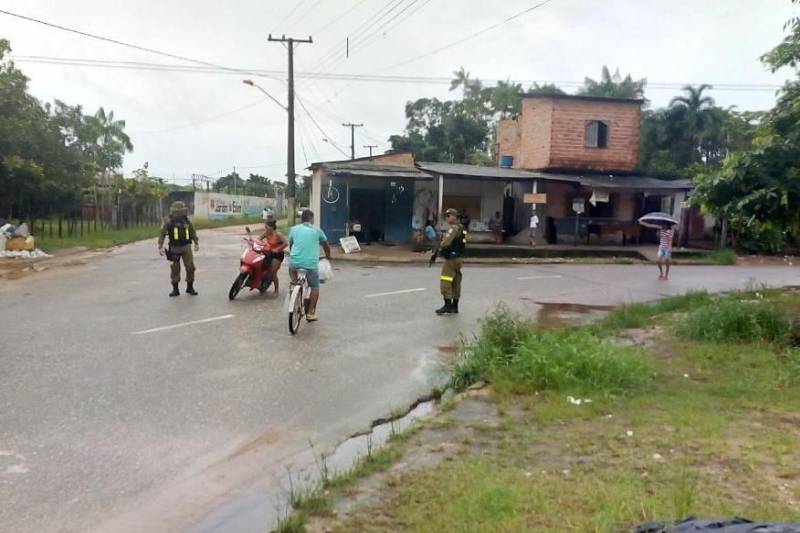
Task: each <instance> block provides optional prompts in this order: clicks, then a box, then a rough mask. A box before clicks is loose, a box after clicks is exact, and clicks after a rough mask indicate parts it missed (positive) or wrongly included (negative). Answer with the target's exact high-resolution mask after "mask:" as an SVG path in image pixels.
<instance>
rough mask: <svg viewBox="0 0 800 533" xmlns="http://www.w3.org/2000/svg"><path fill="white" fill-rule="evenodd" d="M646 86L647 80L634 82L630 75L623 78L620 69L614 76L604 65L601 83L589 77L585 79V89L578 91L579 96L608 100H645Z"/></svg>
mask: <svg viewBox="0 0 800 533" xmlns="http://www.w3.org/2000/svg"><path fill="white" fill-rule="evenodd" d="M645 85H647V78H642V79H640V80H634V79H633V78H632V77H631V75H630V74H628V75H627V76H625V77H624V78H623V77H622V75H620V73H619V68H617V70H616V71H615V72H614V75H613V76H612V75H611V72H609V70H608V67H607V66H605V65H603V70H602V71H601V72H600V81H596V80H593V79H592V78H589V77H586V78H584V80H583V87H581V88H580V89H579V90H578V94H580V95H584V96H602V97H606V98H644V86H645Z"/></svg>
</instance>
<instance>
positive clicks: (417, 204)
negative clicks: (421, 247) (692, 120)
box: [311, 94, 691, 243]
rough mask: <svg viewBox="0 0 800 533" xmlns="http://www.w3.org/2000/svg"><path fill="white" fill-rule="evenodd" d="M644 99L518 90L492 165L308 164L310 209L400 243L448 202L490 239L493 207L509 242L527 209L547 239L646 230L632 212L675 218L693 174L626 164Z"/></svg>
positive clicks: (522, 228) (397, 160) (362, 234)
mask: <svg viewBox="0 0 800 533" xmlns="http://www.w3.org/2000/svg"><path fill="white" fill-rule="evenodd" d="M641 105H642V101H641V100H629V99H617V98H597V97H587V96H569V95H553V96H542V95H528V94H525V95H522V112H521V113H520V114H519V115H518V116H516V117H513V118H509V119H504V120H501V121H500V122H499V123H498V126H497V135H496V139H497V144H496V146H495V153H496V164H497V166H495V167H482V166H476V165H464V164H450V163H437V162H424V161H420V162H416V161H414V159H413V156H412V155H411V154H410V153H395V154H385V155H380V156H374V157H371V158H360V159H356V160H352V161H330V162H321V163H314V164H313V165H311V170H312V171H313V176H312V193H311V208H312V209H313V210H315V212H317V213H319V221H320V224H321V226H322V227H323V229H325V231H326V232H327V233H328V234H329V236H330V237H331V238H332V239H338V238H339V237H341V236H344V235H349V234H356V235H357V236H358V237H359V240H364V239H366V240H385V241H391V242H403V241H408V240H410V239H411V238H412V237H413V236H414V234H415V232H419V231H420V230H421V229H422V228H423V227H424V224H425V221H426V220H427V219H429V218H431V217H436V218H438V217H439V215H440V214H441V213H442V211H443V210H444V209H447V208H450V207H453V208H456V209H458V210H459V211H461V212H463V213H465V214H466V215H467V216H468V217H469V219H470V221H471V222H470V230H471V237H470V240H471V241H473V242H475V241H480V240H486V241H490V240H491V236H490V234H489V233H488V227H487V222H488V220H489V219H490V218H491V217H492V216H493V215H494V214H495V213H496V212H498V211H499V212H500V213H501V216H502V219H503V225H504V228H505V230H506V238H507V239H509V240H511V241H512V242H514V241H517V242H525V241H526V240H527V239H526V236H527V230H528V219H529V217H530V216H531V214H533V213H535V214H536V215H537V216H538V217H539V219H540V225H539V227H538V229H537V231H538V232H539V233H540V234H541V235H540V237H541V238H543V239H546V240H547V241H548V242H550V243H556V242H563V241H565V240H566V241H567V242H572V241H573V239H576V238H577V239H579V240H580V242H586V241H589V240H590V239H592V242H617V241H622V242H626V241H627V240H629V239H634V240H636V241H640V240H642V239H647V238H648V237H650V238H652V235H649V236H648V235H647V233H646V232H645V233H644V234H642V232H641V231H640V230H641V228H640V227H639V225H638V224H637V223H636V219H637V218H638V217H639V216H641V215H642V214H644V213H648V212H651V211H666V212H669V213H672V214H673V215H674V216H676V217H680V215H681V214H682V206H683V205H684V200H685V199H686V196H687V193H688V192H689V191H690V190H691V184H690V183H689V182H688V181H687V180H672V181H671V180H661V179H655V178H651V177H646V176H638V175H636V174H634V171H635V169H636V166H637V153H638V145H639V119H640V113H641ZM576 209H577V211H580V213H578V212H576ZM438 221H439V223H441V219H440V218H438ZM576 228H577V234H576Z"/></svg>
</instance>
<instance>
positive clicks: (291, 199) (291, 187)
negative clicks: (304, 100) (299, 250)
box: [242, 67, 296, 226]
mask: <svg viewBox="0 0 800 533" xmlns="http://www.w3.org/2000/svg"><path fill="white" fill-rule="evenodd" d="M290 68H291V67H290ZM289 72H290V76H291V70H290V71H289ZM242 83H244V84H245V85H249V86H250V87H255V88H256V89H258V90H259V91H261V92H262V93H264V95H265V96H266V97H267V98H269V99H270V100H272V101H273V102H275V103H276V104H278V105H279V106H280V108H281V109H283V110H284V111H286V112H287V113H288V114H289V142H288V146H287V151H288V154H287V160H286V164H287V167H288V168H287V172H286V179H287V180H288V181H289V183H288V192H289V194H288V203H289V225H290V226H293V225H294V223H295V214H296V213H295V205H294V204H295V176H294V109H293V108H294V105H293V103H292V98H293V94H292V89H291V86H290V88H289V107H287V106H285V105H283V104H282V103H280V102H279V101H278V100H277V99H275V97H274V96H272V95H271V94H269V93H268V92H267V91H265V90H264V88H263V87H261V86H260V85H259V84H257V83H255V82H254V81H253V80H242Z"/></svg>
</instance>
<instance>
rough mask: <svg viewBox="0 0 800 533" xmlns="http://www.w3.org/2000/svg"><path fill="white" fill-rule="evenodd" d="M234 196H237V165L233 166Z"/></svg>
mask: <svg viewBox="0 0 800 533" xmlns="http://www.w3.org/2000/svg"><path fill="white" fill-rule="evenodd" d="M233 195H234V196H236V165H233Z"/></svg>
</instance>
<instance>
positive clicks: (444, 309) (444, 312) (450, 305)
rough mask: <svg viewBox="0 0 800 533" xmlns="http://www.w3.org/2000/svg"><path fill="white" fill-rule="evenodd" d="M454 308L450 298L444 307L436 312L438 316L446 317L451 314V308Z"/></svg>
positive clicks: (445, 300)
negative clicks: (445, 315)
mask: <svg viewBox="0 0 800 533" xmlns="http://www.w3.org/2000/svg"><path fill="white" fill-rule="evenodd" d="M452 306H453V304H452V303H451V300H450V298H445V299H444V305H443V306H441V307H440V308H439V309H437V310H436V314H437V315H444V314H447V313H449V312H450V308H451V307H452Z"/></svg>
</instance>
